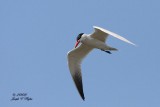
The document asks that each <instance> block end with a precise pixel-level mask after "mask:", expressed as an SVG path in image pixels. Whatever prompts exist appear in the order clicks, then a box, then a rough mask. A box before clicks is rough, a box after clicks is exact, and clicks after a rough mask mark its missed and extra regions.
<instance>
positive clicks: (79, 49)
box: [67, 26, 135, 100]
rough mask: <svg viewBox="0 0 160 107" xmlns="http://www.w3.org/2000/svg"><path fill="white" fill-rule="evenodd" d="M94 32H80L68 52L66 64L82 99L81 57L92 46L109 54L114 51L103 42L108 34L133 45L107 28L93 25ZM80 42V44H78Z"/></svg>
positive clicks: (114, 49)
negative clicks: (73, 45)
mask: <svg viewBox="0 0 160 107" xmlns="http://www.w3.org/2000/svg"><path fill="white" fill-rule="evenodd" d="M93 27H94V30H95V31H94V32H93V33H92V34H84V33H80V34H79V35H78V36H77V42H76V44H75V48H74V49H73V50H71V51H69V52H68V54H67V57H68V66H69V70H70V73H71V75H72V78H73V81H74V83H75V85H76V87H77V90H78V92H79V94H80V96H81V97H82V99H83V100H84V99H85V97H84V93H83V84H82V74H81V62H82V60H83V58H84V57H85V56H86V55H87V54H88V53H89V52H90V51H91V50H92V49H94V48H97V49H100V50H102V51H105V52H107V53H109V54H111V52H110V51H116V50H117V49H116V48H113V47H111V46H108V45H107V44H105V41H106V39H107V37H108V36H109V35H111V36H113V37H115V38H118V39H120V40H122V41H124V42H127V43H129V44H132V45H135V44H134V43H132V42H130V41H129V40H127V39H125V38H124V37H122V36H120V35H118V34H116V33H113V32H111V31H109V30H106V29H103V28H100V27H97V26H93ZM80 42H81V44H80V45H78V44H79V43H80Z"/></svg>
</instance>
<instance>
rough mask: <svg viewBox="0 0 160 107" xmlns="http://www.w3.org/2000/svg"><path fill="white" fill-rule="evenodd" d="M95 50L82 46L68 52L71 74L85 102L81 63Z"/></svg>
mask: <svg viewBox="0 0 160 107" xmlns="http://www.w3.org/2000/svg"><path fill="white" fill-rule="evenodd" d="M92 49H93V48H91V47H88V46H86V45H84V44H80V46H78V47H77V48H75V49H73V50H71V51H69V52H68V55H67V57H68V66H69V69H70V73H71V75H72V78H73V80H74V83H75V85H76V87H77V90H78V92H79V94H80V96H81V97H82V99H83V100H84V99H85V97H84V93H83V84H82V74H81V61H82V59H83V58H84V57H85V56H86V55H87V54H88V53H89V52H90V51H91V50H92Z"/></svg>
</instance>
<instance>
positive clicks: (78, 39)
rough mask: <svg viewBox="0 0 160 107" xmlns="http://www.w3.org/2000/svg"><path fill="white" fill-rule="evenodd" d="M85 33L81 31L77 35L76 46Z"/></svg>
mask: <svg viewBox="0 0 160 107" xmlns="http://www.w3.org/2000/svg"><path fill="white" fill-rule="evenodd" d="M83 34H84V33H80V34H79V35H78V36H77V39H76V40H77V41H76V44H75V48H76V47H77V46H78V44H79V43H80V39H81V37H82V35H83Z"/></svg>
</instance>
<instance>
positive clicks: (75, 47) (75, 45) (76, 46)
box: [74, 40, 80, 48]
mask: <svg viewBox="0 0 160 107" xmlns="http://www.w3.org/2000/svg"><path fill="white" fill-rule="evenodd" d="M79 42H80V41H79V40H78V41H77V42H76V44H75V46H74V48H76V47H77V46H78V44H79Z"/></svg>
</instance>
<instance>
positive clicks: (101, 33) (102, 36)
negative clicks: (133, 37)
mask: <svg viewBox="0 0 160 107" xmlns="http://www.w3.org/2000/svg"><path fill="white" fill-rule="evenodd" d="M93 27H94V29H95V32H94V33H93V34H91V35H90V36H91V37H92V38H95V39H98V40H101V41H102V42H105V40H106V38H107V37H108V35H111V36H113V37H115V38H117V39H120V40H122V41H124V42H127V43H129V44H132V45H135V44H134V43H133V42H131V41H129V40H127V39H126V38H124V37H122V36H120V35H118V34H116V33H113V32H111V31H109V30H106V29H103V28H101V27H97V26H93ZM135 46H136V45H135Z"/></svg>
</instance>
